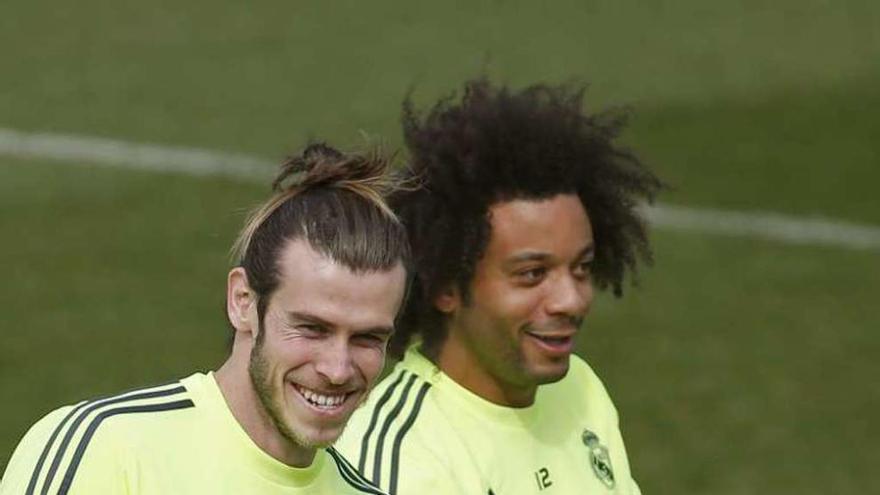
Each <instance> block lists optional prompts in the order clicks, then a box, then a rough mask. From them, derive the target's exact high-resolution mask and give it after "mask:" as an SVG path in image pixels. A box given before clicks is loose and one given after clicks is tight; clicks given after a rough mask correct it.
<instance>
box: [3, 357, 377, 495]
mask: <svg viewBox="0 0 880 495" xmlns="http://www.w3.org/2000/svg"><path fill="white" fill-rule="evenodd" d="M38 493H39V494H47V493H51V494H61V495H63V494H68V493H69V494H90V495H94V494H156V495H158V494H162V495H168V494H205V493H210V494H212V495H213V494H225V493H226V494H233V493H234V494H249V493H259V494H297V493H299V494H305V493H308V494H328V495H329V494H359V495H363V494H364V493H371V494H379V495H381V494H382V492H381V491H379V490H377V489H376V488H374V487H371V486H370V485H369V484H368V482H366V481H364V480H363V478H361V477H360V476H358V475H357V473H356V472H355V470H354V468H352V467H351V466H350V465H349V464H347V461H345V460H344V459H343V458H342V456H341V455H340V454H339V453H338V452H336V451H335V450H334V449H332V448H330V449H326V450H324V449H319V450H318V452H317V453H316V455H315V460H314V462H313V463H312V465H311V466H309V467H307V468H294V467H290V466H288V465H286V464H283V463H281V462H280V461H278V460H276V459H274V458H273V457H271V456H269V455H268V454H266V453H265V452H263V451H262V450H261V449H260V448H259V447H257V445H256V444H255V443H254V442H253V441H252V440H251V439H250V437H249V436H248V435H247V433H245V431H244V430H243V429H242V428H241V426H240V425H239V424H238V422H237V421H236V420H235V417H234V416H233V415H232V412H231V411H230V410H229V408H228V407H227V405H226V401H225V399H224V398H223V395H222V394H221V392H220V388H219V387H218V386H217V382H216V381H215V379H214V376H213V374H211V373H209V374H207V375H206V374H201V373H197V374H194V375H192V376H190V377H188V378H185V379H183V380H180V381H179V382H175V383H171V384H168V385H162V386H159V387H153V388H147V389H142V390H136V391H132V392H127V393H124V394H120V395H117V396H113V397H108V398H104V399H99V400H94V401H84V402H81V403H79V404H76V405H73V406H66V407H62V408H60V409H57V410H55V411H53V412H51V413H49V414H48V415H47V416H46V417H44V418H43V419H41V420H40V421H39V422H37V423H36V424H35V425H34V426H33V427H31V429H30V431H28V432H27V434H26V435H25V437H24V439H22V441H21V443H19V445H18V447H17V448H16V450H15V453H14V454H13V456H12V459H11V460H10V461H9V465H8V466H7V468H6V474H5V475H4V476H3V479H2V481H0V495H13V494H15V495H21V494H27V495H31V494H38Z"/></svg>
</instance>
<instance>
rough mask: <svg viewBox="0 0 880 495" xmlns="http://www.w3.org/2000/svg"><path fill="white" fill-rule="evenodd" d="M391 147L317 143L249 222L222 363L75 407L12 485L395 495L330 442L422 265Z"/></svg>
mask: <svg viewBox="0 0 880 495" xmlns="http://www.w3.org/2000/svg"><path fill="white" fill-rule="evenodd" d="M386 172H387V166H386V161H385V160H383V159H382V158H381V157H379V156H378V155H377V154H370V155H368V156H365V155H346V154H343V153H340V152H338V151H336V150H334V149H332V148H329V147H327V146H325V145H312V146H310V147H308V148H307V149H306V150H305V151H304V153H303V154H302V156H299V157H296V158H292V159H289V160H288V161H287V162H285V163H284V164H283V166H282V171H281V174H280V176H279V177H278V179H276V181H275V183H274V189H275V194H274V195H273V196H272V197H271V198H269V200H268V201H267V202H266V203H265V204H264V205H263V206H261V207H260V208H259V209H258V210H257V211H256V212H255V213H254V214H253V215H252V216H251V218H250V219H249V221H248V223H247V224H246V226H245V228H244V229H243V231H242V233H241V234H240V236H239V239H238V241H237V244H236V257H237V260H238V264H237V266H235V267H234V268H233V269H232V270H231V271H230V272H229V275H228V279H227V305H226V307H227V314H228V317H229V321H230V323H231V325H232V327H233V329H234V338H233V344H232V351H231V354H230V356H229V358H228V359H227V360H226V362H225V363H224V364H223V365H222V366H221V367H220V368H219V369H218V370H217V371H216V372H211V373H206V374H205V373H196V374H194V375H191V376H189V377H187V378H184V379H182V380H180V381H176V382H173V383H169V384H166V385H161V386H157V387H150V388H145V389H140V390H135V391H131V392H126V393H123V394H119V395H114V396H109V397H105V398H101V399H95V400H88V401H82V402H80V403H78V404H76V405H72V406H66V407H62V408H60V409H57V410H55V411H53V412H51V413H49V414H48V415H47V416H46V417H45V418H43V419H42V420H40V421H39V422H38V423H36V425H34V426H33V427H32V428H31V429H30V431H28V433H27V434H26V435H25V437H24V439H23V440H22V441H21V443H20V444H19V446H18V448H17V449H16V451H15V453H14V455H13V457H12V459H11V461H10V463H9V466H8V468H7V471H6V474H5V476H4V477H3V480H2V483H0V494H2V495H7V494H8V495H12V494H16V495H21V494H28V495H31V494H35V493H40V494H47V493H53V494H56V493H57V494H67V493H70V494H98V493H101V494H116V493H128V494H170V493H174V494H203V493H211V494H227V493H228V494H242V493H260V494H295V493H301V494H306V493H308V494H328V495H329V494H354V493H360V494H363V493H370V494H380V495H381V494H382V492H381V491H380V490H378V489H377V488H375V487H374V486H372V485H371V484H370V482H368V481H366V480H365V479H363V478H362V477H361V476H359V475H358V474H357V472H356V471H355V469H354V468H353V467H352V466H351V465H350V464H349V463H348V462H347V461H346V460H345V459H344V458H343V457H342V456H341V455H340V454H339V453H338V452H336V451H335V450H334V449H333V448H332V447H331V446H330V445H331V444H332V443H333V442H334V441H335V440H336V439H337V437H339V435H340V434H341V433H342V430H343V428H345V425H346V422H347V421H348V418H349V416H350V415H351V414H352V412H353V411H354V410H355V409H356V408H357V407H358V406H359V405H360V404H361V403H362V402H363V401H364V400H365V398H366V396H367V392H368V391H369V390H370V388H371V386H372V385H373V383H374V381H375V380H376V378H377V377H378V376H379V373H380V372H381V370H382V367H383V364H384V360H385V351H386V346H387V343H388V340H389V338H390V337H391V334H392V332H393V331H394V323H395V319H396V317H397V313H398V310H399V309H400V306H401V303H402V300H403V296H404V292H405V285H406V269H405V265H406V264H407V263H408V260H409V247H408V243H407V241H406V233H405V230H404V228H403V227H402V225H401V224H400V222H399V221H398V220H397V218H396V217H395V215H394V214H393V213H392V212H391V210H390V209H389V208H388V206H387V205H386V203H385V202H384V199H383V198H384V195H385V194H386V193H388V192H389V191H390V190H391V188H392V187H393V183H392V181H391V180H390V179H389V176H388V175H387V174H386Z"/></svg>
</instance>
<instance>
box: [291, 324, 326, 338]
mask: <svg viewBox="0 0 880 495" xmlns="http://www.w3.org/2000/svg"><path fill="white" fill-rule="evenodd" d="M296 329H297V330H298V331H299V332H300V333H301V334H303V335H305V336H306V337H321V336H323V335H324V334H325V333H327V332H326V331H325V329H324V327H322V326H321V325H317V324H314V323H299V324H298V325H296Z"/></svg>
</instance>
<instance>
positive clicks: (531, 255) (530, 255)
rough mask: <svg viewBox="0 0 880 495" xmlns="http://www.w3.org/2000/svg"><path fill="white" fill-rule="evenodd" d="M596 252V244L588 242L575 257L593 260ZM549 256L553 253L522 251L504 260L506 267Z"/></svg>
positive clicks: (544, 258)
mask: <svg viewBox="0 0 880 495" xmlns="http://www.w3.org/2000/svg"><path fill="white" fill-rule="evenodd" d="M595 252H596V248H595V245H593V244H588V245H586V246H584V248H583V249H581V251H580V252H579V253H578V255H577V257H576V258H575V259H577V260H581V259H583V258H589V259H591V260H592V259H593V256H594V255H595ZM548 258H552V255H550V254H549V253H545V252H542V251H524V252H521V253H517V254H515V255H513V256H511V257H510V258H508V259H507V260H506V261H505V262H504V267H505V268H510V267H512V266H514V265H517V264H519V263H523V262H526V261H545V260H547V259H548Z"/></svg>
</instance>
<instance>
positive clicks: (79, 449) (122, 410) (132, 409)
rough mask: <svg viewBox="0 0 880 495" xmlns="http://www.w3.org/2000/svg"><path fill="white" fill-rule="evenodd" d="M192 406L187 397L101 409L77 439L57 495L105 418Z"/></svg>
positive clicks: (67, 487) (65, 488)
mask: <svg viewBox="0 0 880 495" xmlns="http://www.w3.org/2000/svg"><path fill="white" fill-rule="evenodd" d="M181 388H183V387H181ZM194 406H195V404H193V401H191V400H189V399H184V400H178V401H174V402H167V403H164V404H162V403H159V404H147V405H143V406H128V407H119V408H116V409H108V410H106V411H102V412H101V413H100V414H98V415H97V416H95V419H93V420H92V422H91V423H90V424H89V426H88V428H86V431H85V433H84V434H83V437H82V438H81V439H80V441H79V445H77V446H76V451H75V452H74V454H73V459H71V461H70V465H69V466H68V467H67V472H65V473H64V479H62V480H61V487H60V488H59V489H58V495H66V494H67V492H68V490H70V484H71V483H72V482H73V477H74V475H76V469H77V468H78V467H79V463H80V461H82V456H83V454H84V453H85V451H86V447H88V446H89V442H90V441H91V440H92V436H94V434H95V431H97V429H98V427H99V426H101V423H102V422H103V421H104V420H105V419H107V418H109V417H111V416H116V415H119V414H131V413H146V412H159V411H173V410H176V409H186V408H190V407H194Z"/></svg>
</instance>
